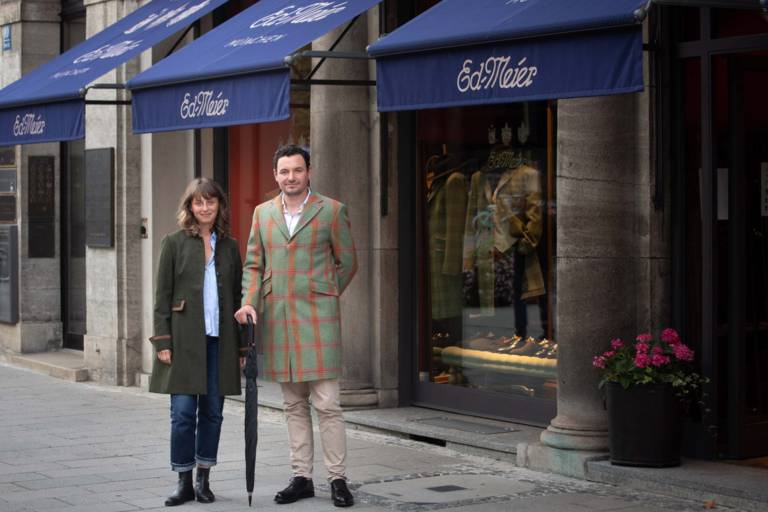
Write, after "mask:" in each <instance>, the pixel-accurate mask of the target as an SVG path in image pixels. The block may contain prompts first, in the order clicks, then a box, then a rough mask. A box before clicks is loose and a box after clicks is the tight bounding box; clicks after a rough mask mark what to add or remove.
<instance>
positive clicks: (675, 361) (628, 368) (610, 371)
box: [592, 328, 709, 400]
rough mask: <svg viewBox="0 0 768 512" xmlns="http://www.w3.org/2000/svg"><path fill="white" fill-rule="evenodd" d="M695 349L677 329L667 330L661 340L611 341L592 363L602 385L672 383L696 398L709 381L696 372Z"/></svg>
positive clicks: (678, 392)
mask: <svg viewBox="0 0 768 512" xmlns="http://www.w3.org/2000/svg"><path fill="white" fill-rule="evenodd" d="M693 356H694V354H693V350H691V348H690V347H688V345H686V344H685V343H683V342H682V341H681V340H680V335H679V334H678V333H677V331H676V330H674V329H669V328H667V329H664V330H663V331H661V334H660V336H659V338H658V339H656V338H654V337H653V335H652V334H651V333H643V334H639V335H638V336H637V337H636V338H635V342H634V343H626V342H624V341H623V340H622V339H620V338H616V339H613V340H611V349H610V350H607V351H605V352H603V353H602V354H600V355H599V356H595V358H594V359H593V360H592V366H594V367H595V368H597V369H599V370H600V372H601V379H600V388H602V387H603V386H604V385H605V384H606V383H607V382H616V383H618V384H620V385H621V386H622V387H623V388H624V389H628V388H629V387H631V386H641V385H644V384H670V385H671V386H672V388H673V389H674V390H675V393H676V395H677V396H678V397H680V398H681V399H688V400H697V399H699V397H701V396H702V385H703V384H705V383H706V382H708V381H709V380H708V379H707V378H706V377H702V376H701V375H699V374H698V373H696V372H694V371H693V364H692V363H693Z"/></svg>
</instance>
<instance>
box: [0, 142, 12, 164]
mask: <svg viewBox="0 0 768 512" xmlns="http://www.w3.org/2000/svg"><path fill="white" fill-rule="evenodd" d="M15 165H16V148H15V147H14V146H5V147H2V148H0V167H12V166H15Z"/></svg>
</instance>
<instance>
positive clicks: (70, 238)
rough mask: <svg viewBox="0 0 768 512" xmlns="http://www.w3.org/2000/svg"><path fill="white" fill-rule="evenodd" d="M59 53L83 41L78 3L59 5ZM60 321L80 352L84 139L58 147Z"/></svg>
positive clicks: (66, 339)
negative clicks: (60, 18) (59, 184)
mask: <svg viewBox="0 0 768 512" xmlns="http://www.w3.org/2000/svg"><path fill="white" fill-rule="evenodd" d="M61 17H62V24H61V51H62V53H63V52H65V51H66V50H68V49H70V48H72V47H73V46H75V45H77V44H79V43H81V42H82V41H85V8H84V7H83V2H82V0H65V1H63V2H62V12H61ZM60 167H61V189H60V194H61V318H62V329H63V338H64V339H63V346H64V348H70V349H75V350H83V336H84V335H85V330H86V323H85V311H86V307H85V140H75V141H72V142H63V143H62V144H61V165H60Z"/></svg>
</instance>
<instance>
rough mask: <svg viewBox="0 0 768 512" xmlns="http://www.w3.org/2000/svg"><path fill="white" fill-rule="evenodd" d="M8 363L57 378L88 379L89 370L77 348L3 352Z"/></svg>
mask: <svg viewBox="0 0 768 512" xmlns="http://www.w3.org/2000/svg"><path fill="white" fill-rule="evenodd" d="M3 359H5V360H6V361H7V362H8V363H9V364H12V365H14V366H18V367H21V368H27V369H29V370H33V371H36V372H40V373H44V374H47V375H50V376H51V377H56V378H58V379H63V380H69V381H72V382H83V381H87V380H89V378H90V376H89V371H88V368H86V367H85V364H84V361H83V353H82V352H81V351H79V350H69V349H62V350H56V351H50V352H38V353H34V354H17V353H13V352H6V353H5V354H3Z"/></svg>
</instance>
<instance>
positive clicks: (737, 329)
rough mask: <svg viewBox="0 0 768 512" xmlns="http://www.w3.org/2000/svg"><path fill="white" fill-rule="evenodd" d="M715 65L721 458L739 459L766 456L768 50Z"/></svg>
mask: <svg viewBox="0 0 768 512" xmlns="http://www.w3.org/2000/svg"><path fill="white" fill-rule="evenodd" d="M713 64H714V66H713V73H714V77H713V78H714V80H713V86H714V97H715V115H714V116H713V122H714V127H713V135H714V137H715V139H716V140H717V141H718V143H717V153H716V156H715V158H716V162H717V176H716V191H717V192H716V206H717V216H716V219H717V220H716V232H715V233H716V235H715V236H716V237H717V239H718V240H719V241H720V243H718V244H717V249H716V262H717V267H716V274H717V278H716V281H715V282H716V302H717V311H718V314H717V324H716V333H715V340H716V343H717V345H718V352H719V353H720V354H721V356H720V357H719V358H718V366H719V368H718V373H719V374H720V375H721V376H722V377H721V382H723V383H725V385H724V386H721V387H720V389H719V391H718V395H719V396H718V399H719V401H720V403H723V404H726V405H725V407H721V408H720V409H719V417H720V418H719V419H720V425H721V427H720V432H721V436H720V441H721V445H722V448H721V456H724V457H726V458H739V459H740V458H750V457H757V456H763V455H766V454H768V265H766V263H768V104H766V101H765V91H766V90H768V51H765V52H753V53H749V54H738V55H730V56H717V57H715V58H714V60H713ZM718 107H720V108H718Z"/></svg>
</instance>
